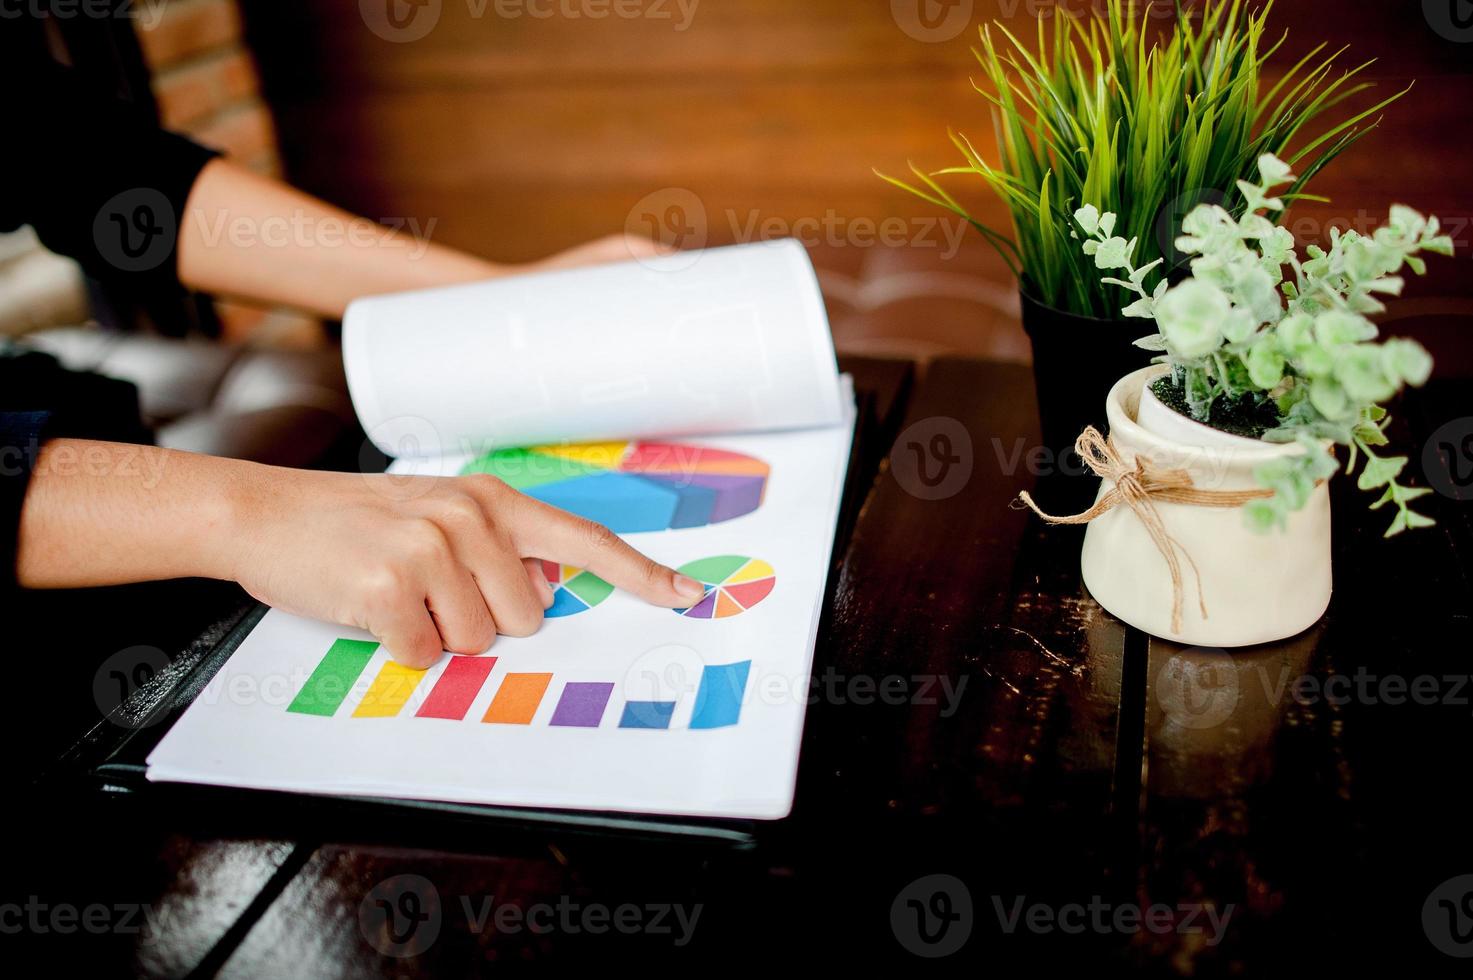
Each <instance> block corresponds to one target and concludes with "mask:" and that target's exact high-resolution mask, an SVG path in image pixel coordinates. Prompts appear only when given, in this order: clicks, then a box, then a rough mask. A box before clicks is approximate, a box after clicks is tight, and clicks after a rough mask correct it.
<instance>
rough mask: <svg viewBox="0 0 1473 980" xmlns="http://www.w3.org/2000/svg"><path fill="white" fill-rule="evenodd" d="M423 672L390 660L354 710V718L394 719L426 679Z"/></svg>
mask: <svg viewBox="0 0 1473 980" xmlns="http://www.w3.org/2000/svg"><path fill="white" fill-rule="evenodd" d="M424 675H425V672H424V671H422V670H411V669H410V668H408V667H405V666H403V665H402V664H397V663H395V662H394V661H392V660H390V661H389V662H388V663H386V664H384V665H383V667H382V668H381V669H380V670H379V672H378V676H377V677H375V678H374V679H373V684H371V685H370V686H369V688H368V693H367V694H365V695H363V700H362V701H360V702H359V703H358V707H357V708H355V709H354V710H353V717H354V718H392V717H394V716H395V715H397V714H398V713H399V709H400V708H402V707H404V702H406V701H408V700H409V696H410V695H411V694H413V693H414V689H415V688H416V687H418V686H419V682H420V680H421V679H422V678H423V677H424Z"/></svg>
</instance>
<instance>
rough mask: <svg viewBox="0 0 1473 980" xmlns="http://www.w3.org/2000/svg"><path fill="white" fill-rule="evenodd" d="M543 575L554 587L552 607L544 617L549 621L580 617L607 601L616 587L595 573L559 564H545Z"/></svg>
mask: <svg viewBox="0 0 1473 980" xmlns="http://www.w3.org/2000/svg"><path fill="white" fill-rule="evenodd" d="M542 574H543V575H544V576H546V577H547V584H548V585H550V586H552V605H551V606H549V607H548V609H547V611H546V612H544V613H543V614H542V615H544V616H546V617H547V618H548V619H557V618H559V617H562V616H576V615H578V614H579V613H581V612H587V611H588V610H590V609H592V608H593V607H594V606H596V605H598V604H599V603H600V602H603V601H604V600H605V599H607V598H608V597H609V595H610V593H612V592H613V591H614V587H613V586H612V585H610V584H609V583H607V582H605V581H604V580H603V579H601V578H599V577H598V576H597V575H595V574H593V573H592V572H585V571H584V570H583V569H581V568H574V567H573V566H572V565H559V564H558V563H557V562H555V561H546V560H544V561H543V562H542Z"/></svg>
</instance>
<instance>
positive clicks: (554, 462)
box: [461, 441, 771, 534]
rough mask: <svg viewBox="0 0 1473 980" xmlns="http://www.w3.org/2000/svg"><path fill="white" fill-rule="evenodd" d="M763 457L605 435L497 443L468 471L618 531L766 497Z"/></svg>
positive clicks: (707, 518)
mask: <svg viewBox="0 0 1473 980" xmlns="http://www.w3.org/2000/svg"><path fill="white" fill-rule="evenodd" d="M770 472H771V471H770V468H769V467H768V465H767V464H766V463H764V462H763V461H762V460H760V459H757V458H755V457H752V456H747V455H745V454H743V453H736V452H729V451H727V450H724V449H712V448H710V447H708V446H697V445H692V444H688V443H675V442H645V441H638V442H600V443H586V444H582V445H572V446H538V447H534V448H531V449H498V450H496V451H494V452H490V453H486V454H485V455H483V456H479V457H477V458H476V459H474V460H472V461H471V462H469V463H467V464H466V465H465V466H464V467H463V468H462V469H461V474H462V475H465V474H469V473H490V474H491V475H492V476H496V477H499V478H500V479H502V480H503V481H505V482H506V483H507V484H509V485H510V486H512V487H513V488H515V489H517V490H520V491H521V492H523V493H525V494H527V495H528V496H530V497H534V498H536V499H537V500H541V501H542V502H544V503H548V504H551V505H552V506H554V507H560V508H562V509H563V510H566V511H570V512H572V513H574V514H577V515H578V516H580V517H586V518H588V519H589V520H591V521H597V522H598V523H600V524H603V525H605V526H607V527H608V528H609V529H610V530H611V531H614V532H615V533H617V534H633V533H637V532H640V531H663V530H666V529H667V528H685V527H705V526H706V525H708V524H720V523H721V522H722V521H729V520H731V519H733V518H736V517H741V516H742V515H744V514H750V513H752V511H754V510H756V509H757V508H758V507H759V506H761V504H762V497H763V494H764V492H765V491H766V489H767V477H768V474H769V473H770Z"/></svg>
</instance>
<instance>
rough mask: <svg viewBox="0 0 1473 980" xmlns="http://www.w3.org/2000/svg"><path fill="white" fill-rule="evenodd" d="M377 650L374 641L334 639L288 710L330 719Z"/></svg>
mask: <svg viewBox="0 0 1473 980" xmlns="http://www.w3.org/2000/svg"><path fill="white" fill-rule="evenodd" d="M377 649H378V644H377V643H374V642H373V641H371V640H334V641H333V644H332V647H331V648H330V649H329V650H328V651H327V653H326V654H325V655H324V656H323V658H322V662H321V663H320V664H318V665H317V669H316V670H314V671H312V676H311V677H308V678H307V683H305V684H303V685H302V689H301V691H299V692H298V693H297V698H296V700H295V701H293V702H292V703H291V704H290V705H288V706H287V709H286V710H288V711H294V712H296V713H297V714H299V715H322V716H323V717H330V716H331V715H332V713H333V712H335V711H337V710H338V707H339V706H340V705H341V704H342V703H343V700H344V699H345V698H346V697H347V696H348V692H349V691H350V690H352V689H353V682H354V681H356V680H358V675H359V674H361V673H363V668H365V667H367V666H368V662H369V661H370V660H372V659H373V652H374V651H375V650H377Z"/></svg>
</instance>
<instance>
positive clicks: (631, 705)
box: [619, 701, 675, 728]
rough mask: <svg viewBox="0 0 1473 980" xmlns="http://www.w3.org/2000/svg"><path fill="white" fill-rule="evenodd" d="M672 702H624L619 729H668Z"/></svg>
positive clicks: (672, 712) (672, 711) (673, 706)
mask: <svg viewBox="0 0 1473 980" xmlns="http://www.w3.org/2000/svg"><path fill="white" fill-rule="evenodd" d="M673 714H675V702H674V701H626V702H624V715H623V717H621V718H620V719H619V727H620V728H669V727H670V716H671V715H673Z"/></svg>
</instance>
